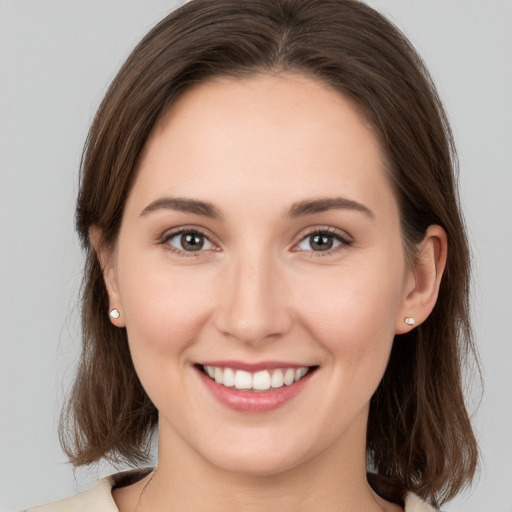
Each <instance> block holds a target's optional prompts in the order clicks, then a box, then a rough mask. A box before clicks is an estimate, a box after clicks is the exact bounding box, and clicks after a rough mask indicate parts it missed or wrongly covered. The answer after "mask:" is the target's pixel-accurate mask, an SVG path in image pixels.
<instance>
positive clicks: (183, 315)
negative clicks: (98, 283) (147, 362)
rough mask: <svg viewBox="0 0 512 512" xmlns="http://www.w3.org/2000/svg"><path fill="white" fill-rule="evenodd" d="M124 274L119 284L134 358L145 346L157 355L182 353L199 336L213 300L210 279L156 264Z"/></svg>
mask: <svg viewBox="0 0 512 512" xmlns="http://www.w3.org/2000/svg"><path fill="white" fill-rule="evenodd" d="M124 275H125V276H126V277H125V279H124V280H123V281H121V282H120V286H119V287H120V292H121V296H122V302H123V309H124V311H125V315H126V329H127V333H128V339H129V341H130V346H131V349H132V352H133V353H134V357H135V355H136V352H137V351H138V350H141V349H145V348H146V349H147V348H151V349H152V351H153V352H154V354H155V355H157V356H158V355H159V354H163V353H165V352H175V351H176V352H179V351H180V350H182V349H183V348H184V347H186V346H187V344H190V343H191V342H192V341H193V340H194V339H196V338H197V336H198V335H199V332H200V331H201V329H202V326H203V324H204V322H205V321H206V318H207V316H208V311H209V309H210V304H212V303H213V300H212V299H210V298H209V293H208V292H209V289H210V287H208V286H207V284H206V283H207V282H208V279H207V278H203V279H196V278H195V276H194V275H193V274H191V273H190V271H188V272H186V271H181V272H180V270H179V269H178V270H176V269H174V270H173V272H170V271H169V268H166V267H165V266H164V267H162V268H158V266H156V267H155V266H154V265H153V266H151V271H150V272H132V273H129V272H125V273H124Z"/></svg>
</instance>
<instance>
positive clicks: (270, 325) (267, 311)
mask: <svg viewBox="0 0 512 512" xmlns="http://www.w3.org/2000/svg"><path fill="white" fill-rule="evenodd" d="M227 267H228V268H227V270H226V274H224V279H223V282H222V291H221V299H220V300H219V304H218V308H217V311H216V314H215V323H216V327H217V329H218V330H219V331H220V332H222V333H223V334H224V335H225V336H230V337H233V338H235V339H237V340H238V341H240V342H242V343H245V344H248V345H253V344H259V343H261V342H265V341H269V340H272V339H274V340H275V339H276V338H278V337H279V336H282V335H283V334H285V333H286V332H288V331H289V330H290V328H291V326H292V315H291V309H290V304H288V303H287V299H288V294H287V291H286V287H285V284H284V279H283V275H282V272H280V270H279V265H278V262H272V261H271V258H270V257H268V256H265V255H260V256H257V257H255V256H251V257H247V258H238V259H237V260H236V261H231V262H230V264H228V265H227Z"/></svg>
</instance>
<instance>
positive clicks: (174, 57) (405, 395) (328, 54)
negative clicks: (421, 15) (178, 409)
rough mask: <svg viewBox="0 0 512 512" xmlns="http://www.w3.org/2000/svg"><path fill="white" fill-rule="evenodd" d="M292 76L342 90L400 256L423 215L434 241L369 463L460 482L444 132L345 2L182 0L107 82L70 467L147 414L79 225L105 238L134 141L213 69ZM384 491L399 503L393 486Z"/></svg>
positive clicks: (452, 238) (136, 456)
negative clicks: (437, 278)
mask: <svg viewBox="0 0 512 512" xmlns="http://www.w3.org/2000/svg"><path fill="white" fill-rule="evenodd" d="M284 71H290V72H298V73H301V74H304V75H308V76H310V77H314V78H316V79H318V80H319V81H321V82H323V83H326V84H328V85H330V86H331V87H333V88H334V89H336V90H337V91H339V92H340V93H341V94H343V95H344V96H345V97H348V98H350V99H352V101H353V102H354V104H355V105H357V107H358V108H359V109H360V111H361V113H362V114H363V115H364V116H365V117H366V119H367V120H368V121H369V122H370V123H371V124H372V125H373V127H374V129H375V132H376V134H377V135H378V137H379V138H380V141H381V144H382V147H383V149H384V151H385V154H386V156H387V163H388V167H389V172H390V176H391V178H392V181H393V184H394V187H395V189H396V194H397V198H398V201H399V205H400V210H401V221H402V230H403V237H404V245H405V247H406V252H408V253H409V254H410V253H411V250H412V249H411V248H412V247H414V246H415V244H417V243H418V242H419V241H420V240H421V239H422V238H423V236H424V234H425V230H426V228H427V227H428V226H429V225H431V224H439V225H441V226H442V227H443V228H444V229H445V231H446V233H447V235H448V240H449V251H448V262H447V267H446V272H445V275H444V277H443V280H442V283H441V289H440V293H439V298H438V301H437V304H436V306H435V308H434V310H433V312H432V314H431V315H430V317H429V318H428V319H427V320H426V321H425V322H424V323H423V324H422V325H420V326H418V327H417V328H416V329H414V330H413V331H411V332H410V333H409V334H406V335H401V336H396V337H395V340H394V344H393V349H392V353H391V357H390V361H389V364H388V368H387V370H386V373H385V375H384V377H383V379H382V382H381V383H380V385H379V387H378V389H377V391H376V393H375V394H374V396H373V397H372V400H371V405H370V416H369V426H368V434H367V454H368V461H369V465H370V466H372V467H373V468H374V469H375V471H376V472H377V473H378V474H379V475H382V476H384V477H387V478H388V479H389V480H390V481H391V482H393V483H394V485H395V487H398V488H400V489H402V490H401V491H400V492H403V490H405V489H408V490H412V491H414V492H416V493H417V494H419V495H420V496H421V497H424V498H427V499H429V500H430V501H431V503H433V504H435V505H437V504H439V503H442V502H443V501H445V500H447V499H450V498H452V497H453V496H454V495H455V494H456V493H457V492H459V491H460V490H461V489H462V488H463V487H464V486H465V485H467V484H468V483H469V482H470V481H471V479H472V477H473V475H474V472H475V468H476V464H477V446H476V442H475V438H474V435H473V432H472V429H471V424H470V421H469V418H468V413H467V410H466V407H465V404H464V397H463V389H462V376H461V369H462V367H463V364H464V358H465V356H466V355H467V354H468V353H471V352H473V353H474V347H473V344H472V341H471V332H470V324H469V313H468V293H469V290H468V283H469V254H468V246H467V241H466V237H465V233H464V227H463V222H462V218H461V214H460V211H459V207H458V199H457V192H456V184H455V181H454V171H455V168H456V159H455V150H454V146H453V141H452V136H451V132H450V128H449V125H448V122H447V119H446V116H445V113H444V110H443V107H442V105H441V102H440V100H439V98H438V96H437V93H436V90H435V87H434V85H433V83H432V81H431V79H430V76H429V74H428V72H427V70H426V69H425V67H424V64H423V62H422V60H421V58H420V57H419V56H418V55H417V54H416V52H415V50H414V49H413V48H412V46H411V44H410V43H409V42H408V41H407V39H406V38H405V37H404V36H403V35H402V33H401V32H400V31H399V30H398V29H397V28H396V27H394V26H393V25H392V24H391V23H390V22H389V21H387V20H386V19H385V18H384V17H383V16H382V15H380V14H379V13H378V12H376V11H374V10H373V9H371V8H370V7H368V6H366V5H365V4H363V3H361V2H358V1H356V0H192V1H191V2H189V3H187V4H185V5H183V6H182V7H180V8H179V9H177V10H176V11H174V12H172V13H171V14H170V15H169V16H167V17H166V18H165V19H164V20H163V21H161V22H160V23H159V24H157V25H156V26H155V27H154V28H153V29H152V30H151V31H150V32H149V34H147V35H146V36H145V37H144V39H143V40H142V41H141V42H140V43H139V45H138V46H137V47H136V48H135V50H134V51H133V53H132V54H131V55H130V56H129V58H128V59H127V61H126V62H125V64H124V65H123V67H122V68H121V70H120V71H119V73H118V74H117V76H116V78H115V79H114V81H113V82H112V84H111V86H110V88H109V90H108V92H107V94H106V96H105V98H104V100H103V102H102V104H101V106H100V108H99V110H98V112H97V115H96V117H95V119H94V122H93V124H92V127H91V130H90V132H89V136H88V139H87V143H86V147H85V150H84V155H83V159H82V169H81V184H80V192H79V197H78V204H77V211H76V226H77V230H78V233H79V235H80V237H81V241H82V243H83V246H84V248H85V251H86V258H87V259H86V265H85V273H84V282H83V292H82V293H83V295H82V301H83V303H82V307H83V309H82V326H83V350H82V355H81V360H80V363H79V368H78V374H77V377H76V381H75V384H74V387H73V390H72V393H71V395H70V397H69V400H68V403H67V407H66V408H65V410H64V412H63V417H62V422H61V441H62V443H63V446H64V449H65V450H66V453H67V454H68V455H69V457H70V459H71V461H72V462H73V464H75V465H83V464H89V463H92V462H95V461H98V460H99V459H101V458H102V457H106V458H108V459H110V460H113V461H127V462H129V463H132V464H137V463H139V462H141V461H143V460H145V458H146V457H147V455H148V446H149V440H150V436H151V433H152V431H153V429H154V427H155V425H156V423H157V417H158V416H157V410H156V409H155V407H154V405H153V404H152V403H151V401H150V399H149V397H148V396H147V395H146V393H145V391H144V390H143V388H142V386H141V384H140V382H139V380H138V378H137V375H136V373H135V370H134V368H133V365H132V362H131V357H130V353H129V349H128V343H127V338H126V331H125V330H124V329H118V328H116V327H114V326H113V325H111V323H110V322H109V319H108V316H107V309H108V297H107V292H106V289H105V285H104V281H103V276H102V270H101V268H100V264H99V262H98V259H97V257H96V255H95V253H94V250H93V248H92V246H91V243H90V240H89V233H88V230H89V228H90V227H91V226H92V225H96V226H98V227H99V228H101V230H102V232H103V236H104V242H105V243H107V244H113V243H115V240H116V237H117V233H118V231H119V227H120V223H121V218H122V215H123V208H124V205H125V203H126V199H127V196H128V194H129V192H130V187H131V185H132V183H133V180H134V176H135V173H136V170H137V162H138V158H139V156H140V154H141V151H142V150H143V148H144V145H145V143H146V140H147V138H148V136H149V134H150V132H151V130H152V129H153V127H154V126H155V124H156V123H157V122H158V121H159V119H160V118H161V117H162V115H163V113H164V112H165V111H166V109H167V107H168V106H169V105H170V104H171V103H172V102H174V101H176V99H177V98H178V97H179V96H180V94H181V93H182V92H183V91H184V90H186V89H188V88H190V87H191V86H193V85H194V84H197V83H200V82H204V81H207V80H208V79H210V78H213V77H219V76H223V77H235V78H236V77H242V76H249V75H252V74H255V73H265V72H267V73H268V72H272V73H274V72H277V73H279V72H284ZM394 499H399V498H397V497H396V496H395V498H394Z"/></svg>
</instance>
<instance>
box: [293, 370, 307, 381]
mask: <svg viewBox="0 0 512 512" xmlns="http://www.w3.org/2000/svg"><path fill="white" fill-rule="evenodd" d="M306 373H308V369H307V368H297V369H296V370H295V382H297V381H298V380H300V379H302V377H304V375H306Z"/></svg>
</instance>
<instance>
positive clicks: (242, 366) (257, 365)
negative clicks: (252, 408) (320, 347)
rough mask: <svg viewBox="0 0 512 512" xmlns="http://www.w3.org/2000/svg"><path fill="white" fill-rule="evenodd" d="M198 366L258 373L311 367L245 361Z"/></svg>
mask: <svg viewBox="0 0 512 512" xmlns="http://www.w3.org/2000/svg"><path fill="white" fill-rule="evenodd" d="M197 364H198V365H200V366H217V367H220V368H232V369H233V370H245V371H247V372H251V373H254V372H258V371H263V370H275V369H276V368H307V367H309V366H311V365H308V364H300V363H290V362H289V361H260V362H254V363H249V362H245V361H233V360H224V361H201V362H200V363H197Z"/></svg>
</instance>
